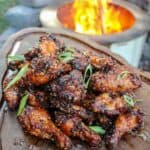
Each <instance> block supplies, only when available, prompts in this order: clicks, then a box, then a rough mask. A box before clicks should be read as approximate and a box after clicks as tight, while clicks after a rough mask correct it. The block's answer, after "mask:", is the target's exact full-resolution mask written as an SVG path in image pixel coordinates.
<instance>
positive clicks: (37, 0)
mask: <svg viewBox="0 0 150 150" xmlns="http://www.w3.org/2000/svg"><path fill="white" fill-rule="evenodd" d="M60 1H61V0H20V3H21V4H22V5H25V6H30V7H45V6H48V5H53V4H54V3H57V2H60Z"/></svg>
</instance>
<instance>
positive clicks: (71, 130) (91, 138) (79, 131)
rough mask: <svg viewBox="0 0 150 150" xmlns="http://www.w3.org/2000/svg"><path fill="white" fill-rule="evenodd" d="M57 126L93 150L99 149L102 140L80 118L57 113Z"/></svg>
mask: <svg viewBox="0 0 150 150" xmlns="http://www.w3.org/2000/svg"><path fill="white" fill-rule="evenodd" d="M56 124H57V125H58V127H60V129H61V130H62V131H63V132H64V133H65V134H66V135H68V136H70V137H75V138H80V139H81V140H82V141H85V142H87V144H88V145H89V146H90V147H91V148H95V149H99V147H100V144H101V138H100V136H99V135H97V134H96V133H95V132H93V131H92V130H91V129H90V128H88V127H87V126H86V125H85V124H84V123H83V122H82V120H81V119H80V118H79V117H71V116H67V115H63V114H61V113H56Z"/></svg>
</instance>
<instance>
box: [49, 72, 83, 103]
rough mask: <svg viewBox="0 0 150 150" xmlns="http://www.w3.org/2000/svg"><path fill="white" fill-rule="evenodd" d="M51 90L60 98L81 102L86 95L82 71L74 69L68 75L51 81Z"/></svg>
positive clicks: (53, 94)
mask: <svg viewBox="0 0 150 150" xmlns="http://www.w3.org/2000/svg"><path fill="white" fill-rule="evenodd" d="M49 92H51V95H52V96H54V97H57V98H58V99H60V100H62V99H65V100H68V101H73V102H74V103H76V104H79V103H80V101H81V100H82V99H83V98H84V96H85V90H84V86H83V77H82V73H81V72H80V71H78V70H73V71H72V72H70V73H69V74H68V75H65V76H62V77H60V78H58V79H57V80H56V81H54V82H52V83H50V89H49Z"/></svg>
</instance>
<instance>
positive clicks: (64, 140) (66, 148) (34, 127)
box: [18, 106, 72, 150]
mask: <svg viewBox="0 0 150 150" xmlns="http://www.w3.org/2000/svg"><path fill="white" fill-rule="evenodd" d="M18 119H19V122H20V124H21V125H22V127H23V129H24V130H25V132H27V133H29V134H31V135H34V136H36V137H38V138H41V139H48V140H51V141H54V142H55V143H57V145H58V146H59V147H60V148H61V149H63V150H70V148H71V145H72V144H71V141H70V139H69V138H68V137H67V136H66V135H65V134H64V133H62V132H61V131H60V130H59V129H58V128H57V127H56V126H55V125H54V123H53V122H52V120H51V118H50V116H49V114H48V113H47V112H46V111H45V110H44V109H43V108H40V107H31V106H27V107H26V108H25V110H24V111H23V113H22V114H21V115H20V116H19V117H18Z"/></svg>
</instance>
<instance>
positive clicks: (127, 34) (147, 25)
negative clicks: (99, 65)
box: [40, 0, 150, 45]
mask: <svg viewBox="0 0 150 150" xmlns="http://www.w3.org/2000/svg"><path fill="white" fill-rule="evenodd" d="M67 2H72V1H71V0H65V1H63V2H62V1H59V2H57V1H56V2H55V1H54V3H55V4H54V6H49V7H46V8H44V9H43V10H42V11H41V14H40V20H41V23H42V25H43V26H45V27H52V26H53V27H61V28H64V27H63V25H62V24H61V23H60V22H59V20H58V18H57V8H59V7H60V6H62V5H63V4H64V3H67ZM111 3H113V4H116V5H119V6H121V7H124V8H125V9H127V10H128V11H130V12H131V13H132V14H133V16H134V17H135V24H134V25H133V26H132V27H131V28H130V29H128V30H125V31H123V32H120V33H115V34H111V35H101V36H98V35H87V34H81V33H77V32H74V31H72V30H70V29H66V28H65V29H66V30H70V33H74V34H77V35H79V36H80V37H83V38H87V37H88V38H90V39H92V40H94V41H96V42H98V43H101V44H105V45H106V44H111V43H117V42H122V41H129V40H131V39H134V38H136V37H139V36H141V35H143V34H145V33H146V32H148V31H149V30H150V15H148V14H146V13H145V12H144V11H143V10H142V9H140V8H139V7H137V6H136V5H134V4H132V3H130V2H127V1H123V0H112V2H111ZM50 13H53V16H54V17H51V15H49V14H50ZM45 22H51V23H50V24H45Z"/></svg>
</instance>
